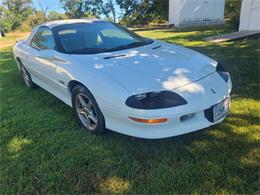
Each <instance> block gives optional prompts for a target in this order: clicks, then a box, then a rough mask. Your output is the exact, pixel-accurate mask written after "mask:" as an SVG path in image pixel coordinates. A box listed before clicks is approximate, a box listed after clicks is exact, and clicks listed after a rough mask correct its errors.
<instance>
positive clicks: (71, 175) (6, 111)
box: [0, 27, 260, 194]
mask: <svg viewBox="0 0 260 195" xmlns="http://www.w3.org/2000/svg"><path fill="white" fill-rule="evenodd" d="M227 31H228V30H227V29H224V28H221V27H220V28H208V29H207V28H204V29H188V30H185V31H178V30H152V31H151V30H143V31H137V32H138V33H140V34H141V35H144V36H147V37H151V38H155V39H160V40H163V41H167V42H170V43H177V44H180V45H184V46H187V47H190V48H193V49H195V50H197V51H200V52H202V53H204V54H206V55H208V56H211V57H213V58H215V59H216V60H218V61H219V62H221V63H222V64H223V66H224V67H225V68H226V69H227V70H228V71H229V72H230V73H231V77H232V80H233V92H232V100H233V101H232V108H231V112H230V114H229V117H228V118H226V120H225V121H224V122H223V123H221V124H219V125H216V126H214V127H211V128H207V129H204V130H202V131H199V132H195V133H191V134H186V135H182V136H178V137H173V138H168V139H161V140H144V139H136V138H135V139H133V138H131V137H129V136H125V135H121V134H118V133H113V132H111V131H109V132H108V133H106V134H105V135H104V136H95V135H91V134H90V133H87V132H85V131H84V129H81V128H79V126H78V124H77V123H76V120H75V117H74V115H73V112H72V109H70V108H69V107H68V106H66V105H65V104H64V103H62V102H61V101H60V100H58V99H57V98H55V97H54V96H52V95H51V94H49V93H47V92H46V91H44V90H42V89H41V88H38V89H35V90H30V89H27V88H26V87H25V85H24V84H23V83H22V81H21V78H20V73H19V71H18V69H17V67H16V64H15V62H14V60H13V57H12V52H11V44H12V43H13V42H14V40H15V36H14V34H12V35H10V34H7V37H5V38H2V39H0V75H1V76H0V78H1V80H0V114H1V124H0V194H15V193H22V194H27V193H32V192H34V193H35V192H36V193H51V194H53V193H78V194H80V193H87V194H89V193H102V194H111V193H128V194H159V193H161V194H165V193H178V194H186V193H245V194H259V192H260V191H259V186H260V182H259V173H260V172H259V168H260V147H259V146H260V145H259V144H260V123H259V121H260V101H259V100H260V94H259V93H260V91H259V89H260V86H259V67H260V64H259V60H260V59H259V56H260V48H259V43H260V41H259V40H260V39H259V36H258V37H252V38H247V39H242V40H237V41H232V42H226V43H221V44H211V43H208V42H204V41H203V40H202V39H203V38H204V37H207V36H210V35H215V34H221V33H224V32H227ZM16 36H19V37H24V36H25V34H21V35H20V34H18V35H16Z"/></svg>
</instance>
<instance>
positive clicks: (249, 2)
mask: <svg viewBox="0 0 260 195" xmlns="http://www.w3.org/2000/svg"><path fill="white" fill-rule="evenodd" d="M241 30H260V0H243V1H242V5H241V13H240V24H239V31H241Z"/></svg>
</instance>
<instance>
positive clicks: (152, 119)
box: [13, 19, 232, 139]
mask: <svg viewBox="0 0 260 195" xmlns="http://www.w3.org/2000/svg"><path fill="white" fill-rule="evenodd" d="M13 53H14V58H15V60H16V62H17V65H18V67H19V69H20V70H21V73H22V77H23V79H24V82H25V84H26V85H27V86H28V87H34V85H35V84H36V85H38V86H40V87H42V88H44V89H45V90H47V91H48V92H50V93H51V94H53V95H55V96H56V97H57V98H59V99H60V100H62V101H63V102H65V103H66V104H67V105H69V106H71V107H73V109H74V111H75V114H76V116H77V118H78V121H79V123H80V124H81V125H82V126H83V127H84V128H86V129H87V130H88V131H90V132H92V133H95V134H102V133H104V132H105V130H106V129H111V130H113V131H116V132H119V133H123V134H126V135H131V136H135V137H141V138H151V139H152V138H164V137H170V136H175V135H180V134H184V133H188V132H193V131H196V130H199V129H202V128H206V127H209V126H211V125H214V124H216V123H219V122H221V121H222V120H223V119H224V118H225V117H226V115H227V113H228V111H229V107H230V92H231V88H232V84H231V79H230V76H229V73H228V72H227V71H226V70H225V69H224V68H223V67H222V66H221V65H220V64H218V63H217V62H216V61H215V60H213V59H211V58H209V57H206V56H204V55H202V54H200V53H198V52H195V51H193V50H190V49H187V48H184V47H181V46H178V45H174V44H169V43H165V42H161V41H158V40H152V39H148V38H144V37H141V36H139V35H137V34H135V33H134V32H131V31H129V30H127V29H125V28H123V27H121V26H119V25H117V24H114V23H111V22H107V21H102V20H88V19H80V20H63V21H54V22H49V23H45V24H43V25H40V26H38V27H36V28H35V29H34V30H33V32H32V33H31V35H30V36H29V37H28V38H27V39H26V40H25V41H20V42H18V43H16V44H15V46H14V48H13Z"/></svg>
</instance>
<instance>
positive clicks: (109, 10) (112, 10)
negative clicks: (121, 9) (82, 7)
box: [103, 0, 116, 23]
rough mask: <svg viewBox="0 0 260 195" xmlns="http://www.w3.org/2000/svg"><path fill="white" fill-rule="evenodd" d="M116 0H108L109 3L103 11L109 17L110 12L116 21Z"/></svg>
mask: <svg viewBox="0 0 260 195" xmlns="http://www.w3.org/2000/svg"><path fill="white" fill-rule="evenodd" d="M115 5H116V2H115V0H107V3H105V5H104V6H103V7H104V8H103V13H104V15H105V16H106V17H107V18H108V19H109V18H110V13H111V14H112V18H113V22H115V23H116V9H115Z"/></svg>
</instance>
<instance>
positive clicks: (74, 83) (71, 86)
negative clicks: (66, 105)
mask: <svg viewBox="0 0 260 195" xmlns="http://www.w3.org/2000/svg"><path fill="white" fill-rule="evenodd" d="M77 85H82V86H83V87H86V86H85V85H84V84H83V83H81V82H79V81H77V80H71V81H69V83H68V85H67V86H68V89H69V92H70V94H72V90H73V88H74V87H76V86H77ZM86 88H87V87H86ZM87 89H88V88H87ZM88 90H89V89H88Z"/></svg>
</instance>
